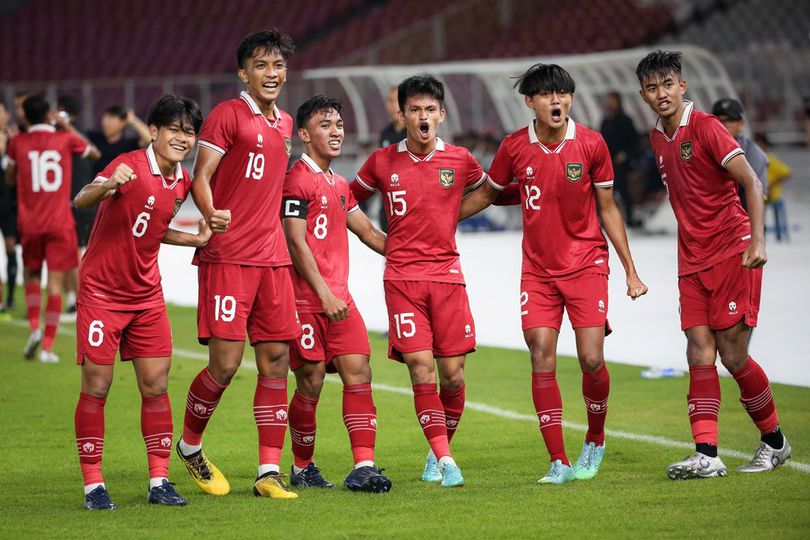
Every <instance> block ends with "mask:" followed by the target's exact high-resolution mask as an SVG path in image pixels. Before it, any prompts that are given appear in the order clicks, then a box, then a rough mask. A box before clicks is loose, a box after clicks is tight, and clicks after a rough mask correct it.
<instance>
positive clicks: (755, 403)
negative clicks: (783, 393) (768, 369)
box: [740, 388, 773, 407]
mask: <svg viewBox="0 0 810 540" xmlns="http://www.w3.org/2000/svg"><path fill="white" fill-rule="evenodd" d="M772 399H773V394H772V393H771V389H770V388H766V389H765V390H764V391H763V392H762V393H760V394H759V395H757V396H754V397H752V398H742V397H741V398H740V401H741V402H742V404H743V405H745V406H746V407H759V406H761V405H764V404H767V403H769V402H770V401H771V400H772Z"/></svg>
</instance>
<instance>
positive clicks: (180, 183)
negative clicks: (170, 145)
mask: <svg viewBox="0 0 810 540" xmlns="http://www.w3.org/2000/svg"><path fill="white" fill-rule="evenodd" d="M121 163H124V164H126V165H128V166H129V167H130V168H131V169H132V170H133V171H134V173H135V175H136V176H137V178H136V179H135V180H132V181H131V182H129V183H127V184H124V185H123V186H121V187H119V188H118V189H117V190H116V191H115V193H114V194H113V195H112V197H109V198H107V199H104V200H103V201H101V203H100V204H99V207H98V214H97V215H96V220H95V223H94V225H93V232H92V233H91V234H90V240H89V241H88V243H87V252H86V253H85V255H84V258H83V259H82V262H81V264H80V265H79V283H80V284H79V297H78V300H77V301H78V303H79V304H83V305H88V306H97V307H103V308H105V309H110V310H115V311H135V310H141V309H148V308H152V307H156V306H162V305H163V304H164V301H163V289H162V287H161V286H160V269H159V268H158V251H159V249H160V243H161V241H162V240H163V237H164V235H165V234H166V230H167V229H168V228H169V224H170V223H171V221H172V218H173V217H174V215H175V214H176V213H177V210H178V209H179V208H180V205H181V204H183V201H184V200H185V199H186V196H187V195H188V192H189V190H190V189H191V176H190V175H189V174H188V171H185V170H184V169H183V168H182V167H181V166H180V164H178V165H177V168H176V169H175V173H174V178H173V179H172V178H164V177H163V176H162V175H161V174H160V169H159V168H158V164H157V160H156V159H155V153H154V150H153V149H152V146H151V145H150V146H149V147H148V148H147V149H145V150H136V151H134V152H129V153H127V154H122V155H120V156H118V157H117V158H115V159H114V160H112V162H110V164H109V165H107V167H106V168H105V169H104V170H103V171H102V172H101V173H100V174H99V175H98V176H97V177H96V179H95V180H94V182H104V181H105V180H107V179H108V178H109V177H110V176H111V175H112V174H113V172H114V171H115V168H116V167H118V165H120V164H121Z"/></svg>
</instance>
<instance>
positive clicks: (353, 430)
mask: <svg viewBox="0 0 810 540" xmlns="http://www.w3.org/2000/svg"><path fill="white" fill-rule="evenodd" d="M346 431H348V432H349V433H354V432H355V431H371V432H372V433H377V428H376V427H371V426H362V427H361V426H358V427H348V426H347V427H346Z"/></svg>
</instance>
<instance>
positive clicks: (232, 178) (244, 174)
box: [195, 92, 292, 266]
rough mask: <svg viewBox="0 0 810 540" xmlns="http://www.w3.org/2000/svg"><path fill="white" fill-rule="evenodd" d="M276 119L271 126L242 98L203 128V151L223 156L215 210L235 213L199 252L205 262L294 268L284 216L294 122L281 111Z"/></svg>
mask: <svg viewBox="0 0 810 540" xmlns="http://www.w3.org/2000/svg"><path fill="white" fill-rule="evenodd" d="M274 113H275V114H274V116H275V119H274V120H272V121H270V120H268V119H267V118H266V117H265V116H264V115H263V114H262V112H261V110H260V109H259V106H258V105H257V104H256V102H255V101H254V100H253V98H251V97H250V95H248V93H247V92H242V94H241V95H240V97H239V99H232V100H229V101H225V102H223V103H220V104H219V105H217V106H216V107H214V110H212V111H211V113H210V114H209V115H208V118H206V119H205V122H204V123H203V127H202V130H201V131H200V137H199V144H200V146H202V147H205V148H208V149H210V150H213V151H214V152H217V153H218V154H221V155H222V160H221V161H220V162H219V166H218V167H217V170H216V172H214V175H213V177H212V178H211V191H212V194H213V202H214V208H216V209H217V210H230V211H231V223H230V225H229V226H228V230H227V232H224V233H216V234H214V235H213V236H212V237H211V240H210V241H209V242H208V245H207V246H206V247H205V248H203V249H201V250H200V251H199V252H198V258H199V260H200V261H202V262H211V263H229V264H240V265H245V266H286V265H289V264H290V256H289V254H288V252H287V243H286V241H285V239H284V232H283V230H282V228H281V217H280V215H279V210H280V208H281V192H282V189H283V187H284V176H285V174H286V172H287V162H288V161H289V157H290V146H291V140H290V137H291V135H292V118H290V116H289V115H288V114H287V113H285V112H283V111H281V110H280V109H278V108H277V107H276V108H275V111H274ZM195 259H196V258H195Z"/></svg>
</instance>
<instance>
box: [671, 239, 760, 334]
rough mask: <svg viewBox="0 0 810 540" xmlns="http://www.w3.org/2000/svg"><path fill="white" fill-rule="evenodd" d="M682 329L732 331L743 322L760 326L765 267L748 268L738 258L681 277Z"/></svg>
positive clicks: (679, 282) (737, 256) (735, 256)
mask: <svg viewBox="0 0 810 540" xmlns="http://www.w3.org/2000/svg"><path fill="white" fill-rule="evenodd" d="M678 290H679V291H680V295H681V300H680V303H681V330H686V329H688V328H694V327H695V326H708V327H709V328H711V329H712V330H725V329H727V328H731V327H732V326H734V325H735V324H737V323H738V322H740V320H745V324H746V325H747V326H750V327H751V328H753V327H755V326H756V325H757V316H758V315H759V299H760V294H761V291H762V268H754V269H748V268H745V267H744V266H743V265H742V256H741V255H734V256H733V257H729V258H728V259H726V260H724V261H722V262H719V263H717V264H716V265H714V266H712V267H711V268H709V269H707V270H703V271H701V272H696V273H694V274H689V275H688V276H683V277H681V278H678Z"/></svg>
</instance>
